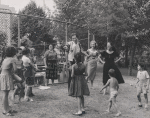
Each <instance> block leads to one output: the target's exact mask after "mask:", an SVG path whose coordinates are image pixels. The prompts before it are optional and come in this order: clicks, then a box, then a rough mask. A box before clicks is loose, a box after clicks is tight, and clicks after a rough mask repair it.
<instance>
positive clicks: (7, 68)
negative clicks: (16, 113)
mask: <svg viewBox="0 0 150 118" xmlns="http://www.w3.org/2000/svg"><path fill="white" fill-rule="evenodd" d="M15 54H16V50H15V48H14V47H11V46H9V47H7V48H6V52H5V59H4V61H3V62H2V66H1V69H2V71H1V75H0V89H1V90H2V91H3V100H2V104H3V114H4V115H6V116H12V113H13V110H11V109H10V106H9V102H8V95H9V91H10V90H13V89H14V85H13V79H15V80H16V81H20V82H21V81H22V80H21V78H19V77H17V76H16V75H15V74H14V71H16V64H15V59H14V58H13V57H14V56H15Z"/></svg>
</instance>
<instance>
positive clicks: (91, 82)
mask: <svg viewBox="0 0 150 118" xmlns="http://www.w3.org/2000/svg"><path fill="white" fill-rule="evenodd" d="M91 88H92V89H93V80H91Z"/></svg>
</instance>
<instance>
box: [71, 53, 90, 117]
mask: <svg viewBox="0 0 150 118" xmlns="http://www.w3.org/2000/svg"><path fill="white" fill-rule="evenodd" d="M75 62H76V63H75V64H73V65H72V72H71V77H72V80H71V83H70V88H69V96H72V97H77V99H78V112H77V113H74V115H79V116H80V115H82V114H84V113H85V110H84V95H87V96H89V95H90V92H89V88H88V85H87V81H86V79H85V76H84V73H85V68H86V67H85V65H84V64H83V63H82V62H81V53H77V54H76V55H75Z"/></svg>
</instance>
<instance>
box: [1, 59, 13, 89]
mask: <svg viewBox="0 0 150 118" xmlns="http://www.w3.org/2000/svg"><path fill="white" fill-rule="evenodd" d="M13 63H14V59H13V58H7V59H4V61H3V63H2V66H1V68H2V70H5V71H6V70H7V71H8V73H10V74H3V73H1V74H0V90H13V89H14V84H13V78H14V73H13V65H12V64H13Z"/></svg>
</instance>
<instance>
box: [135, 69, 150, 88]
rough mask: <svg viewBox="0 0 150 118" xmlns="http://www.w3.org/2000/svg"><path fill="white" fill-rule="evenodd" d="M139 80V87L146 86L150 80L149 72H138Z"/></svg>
mask: <svg viewBox="0 0 150 118" xmlns="http://www.w3.org/2000/svg"><path fill="white" fill-rule="evenodd" d="M137 78H138V79H139V86H141V87H142V86H144V85H146V84H147V79H149V74H148V72H147V71H138V73H137Z"/></svg>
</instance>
